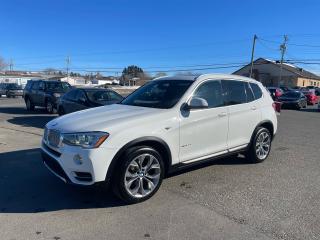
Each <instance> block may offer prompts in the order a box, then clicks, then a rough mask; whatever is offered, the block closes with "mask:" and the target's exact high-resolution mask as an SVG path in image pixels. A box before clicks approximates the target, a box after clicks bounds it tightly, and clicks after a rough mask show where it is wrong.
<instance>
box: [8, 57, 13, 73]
mask: <svg viewBox="0 0 320 240" xmlns="http://www.w3.org/2000/svg"><path fill="white" fill-rule="evenodd" d="M9 70H10V72H12V70H13V60H12V58H11V59H10V63H9Z"/></svg>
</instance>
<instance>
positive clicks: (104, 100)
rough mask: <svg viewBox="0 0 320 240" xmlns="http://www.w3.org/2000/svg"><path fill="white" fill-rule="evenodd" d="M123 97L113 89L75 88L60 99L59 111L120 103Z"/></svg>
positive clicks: (66, 111) (62, 113) (72, 110)
mask: <svg viewBox="0 0 320 240" xmlns="http://www.w3.org/2000/svg"><path fill="white" fill-rule="evenodd" d="M122 99H123V97H122V96H121V95H120V94H118V93H116V92H115V91H113V90H111V89H101V88H100V89H99V88H75V89H72V90H70V91H69V92H67V93H66V94H64V95H63V96H62V97H61V98H60V99H59V100H58V104H57V105H58V108H57V109H58V113H59V115H64V114H66V113H72V112H76V111H80V110H84V109H87V108H93V107H100V106H103V105H109V104H114V103H118V102H120V101H121V100H122Z"/></svg>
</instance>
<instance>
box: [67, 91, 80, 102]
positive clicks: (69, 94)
mask: <svg viewBox="0 0 320 240" xmlns="http://www.w3.org/2000/svg"><path fill="white" fill-rule="evenodd" d="M77 92H78V90H76V89H75V90H71V91H69V92H67V93H66V94H65V95H63V98H64V99H65V100H69V101H75V100H76V95H77Z"/></svg>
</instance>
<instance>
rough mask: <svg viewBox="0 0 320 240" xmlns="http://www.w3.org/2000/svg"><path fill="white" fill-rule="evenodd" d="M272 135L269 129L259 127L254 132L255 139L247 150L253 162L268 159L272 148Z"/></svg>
mask: <svg viewBox="0 0 320 240" xmlns="http://www.w3.org/2000/svg"><path fill="white" fill-rule="evenodd" d="M271 140H272V136H271V133H270V132H269V130H268V129H266V128H264V127H259V128H257V130H256V131H255V133H254V137H253V140H252V142H251V144H250V148H249V150H248V152H247V154H246V155H247V158H248V160H249V161H250V162H252V163H260V162H263V161H264V160H266V159H267V158H268V156H269V153H270V150H271Z"/></svg>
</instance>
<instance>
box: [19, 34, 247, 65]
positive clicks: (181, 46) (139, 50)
mask: <svg viewBox="0 0 320 240" xmlns="http://www.w3.org/2000/svg"><path fill="white" fill-rule="evenodd" d="M248 40H250V39H247V38H246V39H238V40H229V41H217V42H207V43H196V44H189V45H175V46H167V47H162V48H147V49H134V50H123V51H122V50H119V51H97V52H82V53H74V54H72V56H73V57H77V56H90V55H92V56H93V55H105V54H109V55H113V54H115V55H116V54H128V53H129V54H131V53H140V52H158V51H163V50H178V49H185V48H188V49H190V48H192V47H201V46H210V45H224V44H230V43H239V42H246V41H248ZM64 56H65V54H57V55H47V56H40V57H33V58H30V57H22V58H16V59H20V60H22V59H43V58H60V57H64Z"/></svg>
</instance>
